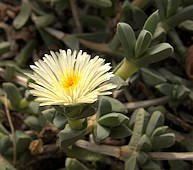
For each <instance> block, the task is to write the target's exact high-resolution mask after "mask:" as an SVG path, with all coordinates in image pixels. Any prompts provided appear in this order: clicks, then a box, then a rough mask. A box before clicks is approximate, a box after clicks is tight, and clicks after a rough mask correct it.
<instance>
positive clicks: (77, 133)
mask: <svg viewBox="0 0 193 170" xmlns="http://www.w3.org/2000/svg"><path fill="white" fill-rule="evenodd" d="M85 132H86V130H85V129H83V130H73V129H71V128H70V126H69V124H67V125H66V126H65V128H64V129H63V130H61V131H60V133H59V135H58V136H59V142H60V147H61V148H66V147H68V146H70V145H72V144H73V143H74V142H76V141H77V140H78V139H80V138H81V137H82V136H83V135H84V133H85Z"/></svg>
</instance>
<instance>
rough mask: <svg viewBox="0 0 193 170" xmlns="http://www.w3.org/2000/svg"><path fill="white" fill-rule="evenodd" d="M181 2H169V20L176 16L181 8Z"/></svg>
mask: <svg viewBox="0 0 193 170" xmlns="http://www.w3.org/2000/svg"><path fill="white" fill-rule="evenodd" d="M179 4H180V1H179V0H168V5H167V12H166V13H167V18H169V17H170V16H172V15H174V14H175V13H176V12H177V10H178V7H179Z"/></svg>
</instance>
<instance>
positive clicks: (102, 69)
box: [26, 49, 116, 106]
mask: <svg viewBox="0 0 193 170" xmlns="http://www.w3.org/2000/svg"><path fill="white" fill-rule="evenodd" d="M50 54H51V55H47V54H45V57H43V60H38V61H37V62H35V65H31V66H30V67H31V68H32V69H33V70H34V72H33V74H27V73H26V75H28V76H29V77H30V78H32V79H33V80H35V82H36V83H30V84H29V87H31V88H33V89H32V90H30V92H31V93H32V94H33V95H34V96H37V98H36V101H38V102H40V105H41V106H43V105H76V104H80V103H93V102H95V101H96V100H97V98H98V96H99V95H109V94H111V92H110V91H108V90H111V89H113V88H115V87H116V86H115V85H113V84H111V83H106V84H105V85H102V86H100V85H101V84H102V83H104V82H105V81H107V80H109V79H110V78H111V77H112V76H113V74H112V72H108V71H109V70H110V69H111V66H110V63H107V64H104V59H102V58H99V56H96V57H94V58H93V59H91V58H90V55H88V54H87V53H86V52H84V53H82V51H81V50H80V51H79V52H78V54H77V52H76V51H74V52H73V53H72V51H71V50H70V49H68V50H67V52H66V51H65V50H60V51H59V53H58V52H56V53H54V52H53V51H51V52H50Z"/></svg>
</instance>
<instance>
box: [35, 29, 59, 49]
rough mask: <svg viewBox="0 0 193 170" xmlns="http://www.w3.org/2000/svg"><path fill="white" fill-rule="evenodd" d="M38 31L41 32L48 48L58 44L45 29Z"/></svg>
mask: <svg viewBox="0 0 193 170" xmlns="http://www.w3.org/2000/svg"><path fill="white" fill-rule="evenodd" d="M37 30H38V31H39V33H40V35H41V38H42V39H43V41H44V43H45V44H46V46H52V45H53V44H57V41H56V39H55V38H54V37H53V36H52V35H50V34H49V33H48V32H46V31H45V30H44V29H43V28H37Z"/></svg>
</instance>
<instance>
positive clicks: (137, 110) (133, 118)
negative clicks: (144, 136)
mask: <svg viewBox="0 0 193 170" xmlns="http://www.w3.org/2000/svg"><path fill="white" fill-rule="evenodd" d="M139 109H140V110H141V108H139ZM139 109H136V110H135V111H134V112H133V113H132V115H131V117H130V119H129V128H133V127H134V125H135V122H136V117H137V114H138V112H139ZM142 110H144V109H143V108H142ZM144 115H145V123H144V127H145V128H146V126H147V123H148V121H149V118H150V114H149V113H148V112H146V111H145V110H144ZM144 130H145V129H144Z"/></svg>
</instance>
